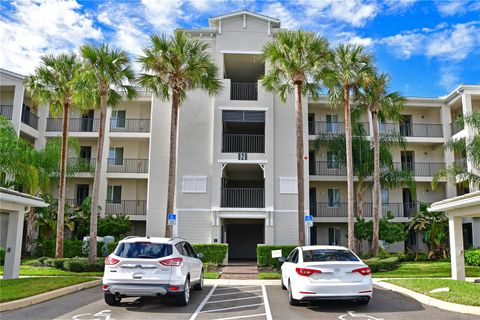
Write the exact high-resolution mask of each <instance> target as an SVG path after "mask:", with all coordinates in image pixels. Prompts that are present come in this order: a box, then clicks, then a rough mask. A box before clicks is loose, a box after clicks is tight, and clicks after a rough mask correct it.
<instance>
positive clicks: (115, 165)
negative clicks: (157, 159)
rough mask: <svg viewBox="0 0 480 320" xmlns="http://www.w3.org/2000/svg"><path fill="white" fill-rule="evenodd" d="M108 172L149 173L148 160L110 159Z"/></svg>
mask: <svg viewBox="0 0 480 320" xmlns="http://www.w3.org/2000/svg"><path fill="white" fill-rule="evenodd" d="M107 172H116V173H148V159H115V158H110V159H108V167H107Z"/></svg>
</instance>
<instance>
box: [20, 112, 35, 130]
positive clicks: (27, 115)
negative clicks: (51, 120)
mask: <svg viewBox="0 0 480 320" xmlns="http://www.w3.org/2000/svg"><path fill="white" fill-rule="evenodd" d="M22 123H25V124H26V125H27V126H29V127H32V128H33V129H35V130H38V116H37V115H36V114H34V113H32V112H30V111H28V110H25V109H24V110H23V111H22Z"/></svg>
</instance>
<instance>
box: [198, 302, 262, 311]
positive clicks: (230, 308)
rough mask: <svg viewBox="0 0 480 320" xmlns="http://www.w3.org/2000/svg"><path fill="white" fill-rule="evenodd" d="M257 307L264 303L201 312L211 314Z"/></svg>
mask: <svg viewBox="0 0 480 320" xmlns="http://www.w3.org/2000/svg"><path fill="white" fill-rule="evenodd" d="M255 306H263V303H254V304H246V305H243V306H235V307H229V308H220V309H212V310H205V311H200V313H209V312H217V311H225V310H232V309H241V308H248V307H255Z"/></svg>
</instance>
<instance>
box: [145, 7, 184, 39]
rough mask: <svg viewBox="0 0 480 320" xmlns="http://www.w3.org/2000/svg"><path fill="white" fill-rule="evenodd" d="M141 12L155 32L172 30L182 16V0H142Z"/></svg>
mask: <svg viewBox="0 0 480 320" xmlns="http://www.w3.org/2000/svg"><path fill="white" fill-rule="evenodd" d="M142 4H143V6H144V11H143V14H144V16H145V18H146V19H147V21H148V22H149V23H150V24H151V25H152V26H153V27H154V28H155V30H154V31H156V32H169V33H170V32H172V31H173V30H174V29H175V28H176V27H177V21H178V19H180V18H181V17H182V16H183V11H182V10H181V6H182V4H183V0H162V1H157V0H142Z"/></svg>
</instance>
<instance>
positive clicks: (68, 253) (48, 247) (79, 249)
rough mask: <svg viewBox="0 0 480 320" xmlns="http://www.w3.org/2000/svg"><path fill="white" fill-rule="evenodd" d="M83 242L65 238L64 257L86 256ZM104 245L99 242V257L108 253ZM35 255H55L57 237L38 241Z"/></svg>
mask: <svg viewBox="0 0 480 320" xmlns="http://www.w3.org/2000/svg"><path fill="white" fill-rule="evenodd" d="M83 244H84V242H83V241H82V240H78V239H71V240H64V241H63V257H64V258H73V257H86V256H87V253H86V252H84V251H83ZM87 247H88V246H87ZM103 247H104V243H103V242H98V243H97V257H103V256H104V255H105V253H107V252H103V251H104V250H103ZM114 248H115V247H114ZM87 250H88V249H87ZM108 253H110V251H108ZM35 255H36V256H37V257H55V239H49V240H41V241H40V240H39V241H37V245H36V248H35ZM107 255H108V254H107Z"/></svg>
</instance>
